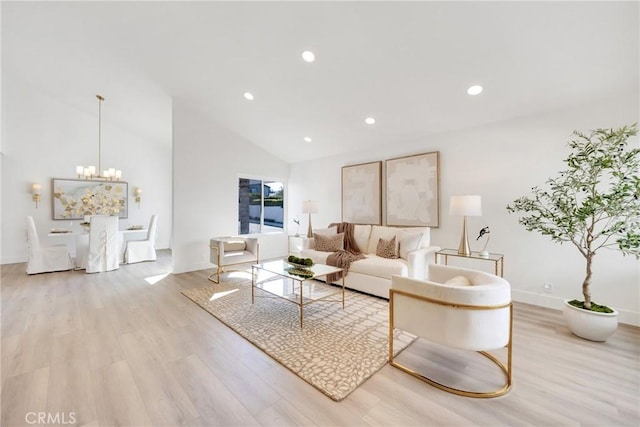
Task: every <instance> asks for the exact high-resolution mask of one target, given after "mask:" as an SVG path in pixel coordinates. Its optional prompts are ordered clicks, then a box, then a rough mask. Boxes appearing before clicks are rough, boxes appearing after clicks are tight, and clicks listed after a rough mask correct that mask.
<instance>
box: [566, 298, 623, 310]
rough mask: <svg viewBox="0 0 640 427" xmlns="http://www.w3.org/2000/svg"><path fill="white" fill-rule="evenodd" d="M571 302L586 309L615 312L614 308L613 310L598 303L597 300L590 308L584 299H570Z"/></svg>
mask: <svg viewBox="0 0 640 427" xmlns="http://www.w3.org/2000/svg"><path fill="white" fill-rule="evenodd" d="M569 304H571V305H572V306H574V307H577V308H582V309H584V310H591V311H595V312H596V313H613V310H611V309H610V308H609V307H607V306H606V305H600V304H596V303H595V302H592V303H591V307H589V308H585V306H584V301H578V300H577V299H573V300H571V301H569Z"/></svg>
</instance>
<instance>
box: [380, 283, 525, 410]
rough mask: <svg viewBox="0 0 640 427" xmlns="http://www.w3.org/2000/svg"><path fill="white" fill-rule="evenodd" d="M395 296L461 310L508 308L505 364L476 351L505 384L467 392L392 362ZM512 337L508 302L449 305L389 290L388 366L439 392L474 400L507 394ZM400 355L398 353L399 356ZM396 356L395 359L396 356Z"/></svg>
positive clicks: (511, 311) (511, 305) (510, 308)
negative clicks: (500, 374)
mask: <svg viewBox="0 0 640 427" xmlns="http://www.w3.org/2000/svg"><path fill="white" fill-rule="evenodd" d="M395 294H399V295H403V296H406V297H408V298H414V299H418V300H421V301H426V302H430V303H432V304H439V305H443V306H448V307H452V308H454V309H463V310H499V309H504V308H509V340H508V343H507V345H506V346H505V347H506V348H507V364H506V366H505V364H504V363H503V362H501V361H500V360H499V359H498V358H497V357H496V356H494V355H493V354H491V353H489V352H488V351H478V353H480V354H482V355H483V356H485V357H487V358H488V359H489V360H491V361H492V362H493V363H494V364H495V365H497V366H498V367H499V368H500V369H501V370H502V372H503V373H504V375H505V384H504V385H503V386H502V387H501V388H499V389H497V390H492V391H486V392H484V391H482V392H479V391H469V390H461V389H458V388H454V387H450V386H448V385H445V384H441V383H439V382H437V381H435V380H433V379H431V378H429V377H426V376H425V375H422V374H421V373H419V372H416V371H414V370H413V369H411V368H409V367H407V366H405V365H402V364H400V363H398V362H396V361H395V360H394V355H393V330H394V329H395V328H394V316H393V313H394V295H395ZM512 337H513V302H509V303H507V304H500V305H484V306H483V305H469V304H458V303H451V302H447V301H442V300H438V299H435V298H429V297H426V296H423V295H416V294H412V293H410V292H406V291H403V290H399V289H390V290H389V364H390V365H391V366H393V367H395V368H398V369H400V370H401V371H403V372H405V373H407V374H409V375H412V376H414V377H416V378H418V379H420V380H422V381H424V382H426V383H428V384H430V385H432V386H434V387H437V388H439V389H440V390H444V391H447V392H449V393H454V394H457V395H460V396H467V397H476V398H491V397H498V396H502V395H503V394H505V393H507V392H508V391H509V390H510V389H511V385H512V343H513V340H512ZM399 354H400V353H398V355H399ZM398 355H396V357H397V356H398Z"/></svg>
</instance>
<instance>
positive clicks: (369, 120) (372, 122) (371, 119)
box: [364, 117, 376, 125]
mask: <svg viewBox="0 0 640 427" xmlns="http://www.w3.org/2000/svg"><path fill="white" fill-rule="evenodd" d="M364 122H365V123H366V124H368V125H372V124H374V123H375V122H376V119H374V118H373V117H367V118H366V119H364Z"/></svg>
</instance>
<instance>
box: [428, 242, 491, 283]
mask: <svg viewBox="0 0 640 427" xmlns="http://www.w3.org/2000/svg"><path fill="white" fill-rule="evenodd" d="M450 256H451V257H459V258H467V259H479V260H482V261H490V262H493V264H494V267H493V268H494V272H495V275H496V276H500V277H504V255H503V254H494V253H489V255H487V256H481V255H480V252H473V251H472V252H471V254H470V255H460V254H459V253H458V250H457V249H441V250H439V251H437V252H436V253H435V262H436V264H439V262H438V261H439V260H440V259H444V265H447V264H448V262H449V257H450ZM439 257H440V258H439ZM498 266H499V267H500V268H498ZM498 271H500V274H498Z"/></svg>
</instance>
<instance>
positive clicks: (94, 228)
mask: <svg viewBox="0 0 640 427" xmlns="http://www.w3.org/2000/svg"><path fill="white" fill-rule="evenodd" d="M118 252H119V251H118V217H117V216H107V215H93V216H92V217H91V227H90V230H89V254H88V256H87V269H86V272H87V273H98V272H101V271H111V270H116V269H117V268H119V267H120V261H119V259H118V258H119V257H118Z"/></svg>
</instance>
